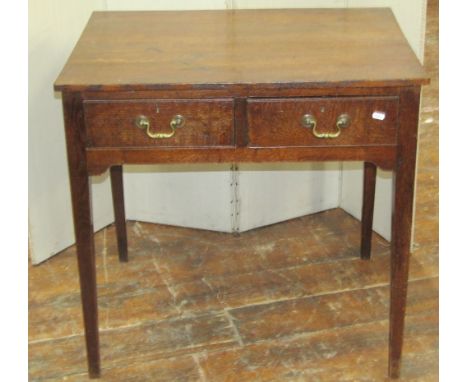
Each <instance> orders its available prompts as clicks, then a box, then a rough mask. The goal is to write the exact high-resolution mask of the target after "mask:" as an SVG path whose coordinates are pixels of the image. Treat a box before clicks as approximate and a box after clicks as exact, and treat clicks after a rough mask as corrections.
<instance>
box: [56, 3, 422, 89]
mask: <svg viewBox="0 0 468 382" xmlns="http://www.w3.org/2000/svg"><path fill="white" fill-rule="evenodd" d="M426 82H427V76H426V74H425V73H424V71H423V69H422V67H421V65H420V64H419V61H418V60H417V58H416V56H415V55H414V53H413V52H412V50H411V49H410V48H409V45H408V43H407V41H406V39H405V37H404V36H403V34H402V32H401V31H400V29H399V27H398V24H397V22H396V20H395V18H394V16H393V14H392V12H391V10H390V9H382V8H376V9H289V10H284V9H281V10H229V11H184V12H180V11H177V12H171V11H164V12H95V13H93V15H92V17H91V19H90V21H89V22H88V25H87V27H86V29H85V30H84V32H83V34H82V36H81V38H80V40H79V41H78V43H77V45H76V47H75V49H74V51H73V53H72V55H71V57H70V59H69V60H68V62H67V64H66V65H65V67H64V69H63V71H62V73H61V74H60V76H59V77H58V79H57V81H56V82H55V89H56V90H85V89H88V90H136V89H140V90H142V89H158V88H159V89H160V88H164V89H169V88H173V89H174V88H216V87H221V88H225V87H229V86H231V85H232V84H245V85H246V86H250V85H252V86H257V87H258V86H259V85H261V84H263V85H265V86H267V87H268V86H274V87H277V86H278V85H281V84H287V86H288V87H291V86H292V85H293V86H299V87H300V86H315V85H320V86H330V84H333V86H345V87H353V86H392V85H393V86H395V85H400V86H401V85H414V84H422V83H426Z"/></svg>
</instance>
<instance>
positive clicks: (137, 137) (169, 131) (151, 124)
mask: <svg viewBox="0 0 468 382" xmlns="http://www.w3.org/2000/svg"><path fill="white" fill-rule="evenodd" d="M233 110H234V108H233V100H232V99H207V100H167V99H164V100H147V99H145V100H112V101H110V100H109V101H85V103H84V113H85V123H86V133H87V145H88V147H144V146H161V147H194V146H196V147H199V146H233V145H234V123H233V120H234V118H233Z"/></svg>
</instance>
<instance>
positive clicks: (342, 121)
mask: <svg viewBox="0 0 468 382" xmlns="http://www.w3.org/2000/svg"><path fill="white" fill-rule="evenodd" d="M350 123H351V117H350V116H349V115H348V114H341V115H340V116H339V117H338V118H337V119H336V131H335V132H333V133H319V132H318V131H317V120H316V119H315V117H314V116H313V115H312V114H304V115H303V116H302V126H304V127H307V128H309V129H310V128H311V129H312V133H313V134H314V136H315V137H317V138H330V139H333V138H338V137H339V135H340V134H341V129H343V128H345V127H348V126H349V125H350Z"/></svg>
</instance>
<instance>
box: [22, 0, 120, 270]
mask: <svg viewBox="0 0 468 382" xmlns="http://www.w3.org/2000/svg"><path fill="white" fill-rule="evenodd" d="M103 6H104V2H103V1H95V0H94V1H93V0H80V1H63V0H41V1H39V0H36V1H34V0H30V1H29V31H28V33H29V70H28V71H29V94H28V103H29V105H28V107H29V121H28V122H29V123H28V125H29V127H28V134H29V158H28V161H29V163H28V166H29V173H28V188H29V189H28V192H29V196H28V198H29V243H30V253H31V258H32V261H33V262H34V263H38V262H40V261H42V260H44V259H46V258H48V257H50V256H51V255H53V254H55V253H57V252H58V251H60V250H62V249H64V248H66V247H68V246H70V245H72V244H73V242H74V235H73V223H72V212H71V200H70V189H69V183H68V170H67V158H66V152H65V136H64V130H63V122H62V121H63V117H62V104H61V99H60V98H59V95H57V94H54V91H53V83H54V81H55V78H56V77H57V75H58V73H59V71H60V70H61V68H62V66H63V64H64V63H65V61H66V59H67V58H68V56H69V54H70V52H71V50H72V48H73V46H74V44H75V42H76V41H77V40H78V37H79V35H80V33H81V31H82V30H83V28H84V26H85V24H86V22H87V21H88V18H89V16H90V14H91V11H92V10H93V9H95V8H100V7H103ZM93 183H94V184H93V207H94V222H95V227H96V228H97V229H99V228H101V227H103V226H105V225H107V224H109V223H110V222H111V221H112V220H113V215H112V209H111V203H110V199H109V197H108V194H109V192H110V186H109V182H108V180H105V178H104V179H103V178H102V177H101V178H97V179H95V180H94V182H93Z"/></svg>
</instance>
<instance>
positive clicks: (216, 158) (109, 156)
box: [86, 145, 397, 175]
mask: <svg viewBox="0 0 468 382" xmlns="http://www.w3.org/2000/svg"><path fill="white" fill-rule="evenodd" d="M396 154H397V146H396V145H381V146H358V147H356V146H353V147H343V146H339V147H336V146H322V147H274V148H273V147H261V148H257V147H242V148H239V147H238V148H235V147H229V148H226V147H220V148H213V147H210V148H176V149H162V148H157V149H154V148H105V149H103V148H99V149H98V148H88V149H87V150H86V158H87V167H88V172H89V173H90V175H98V174H100V173H103V172H104V171H106V170H107V168H109V167H111V166H115V165H123V164H170V163H179V164H180V163H264V162H315V161H317V162H322V161H365V162H372V163H374V164H375V165H377V166H378V167H380V168H382V169H385V170H392V169H394V167H395V164H396Z"/></svg>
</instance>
